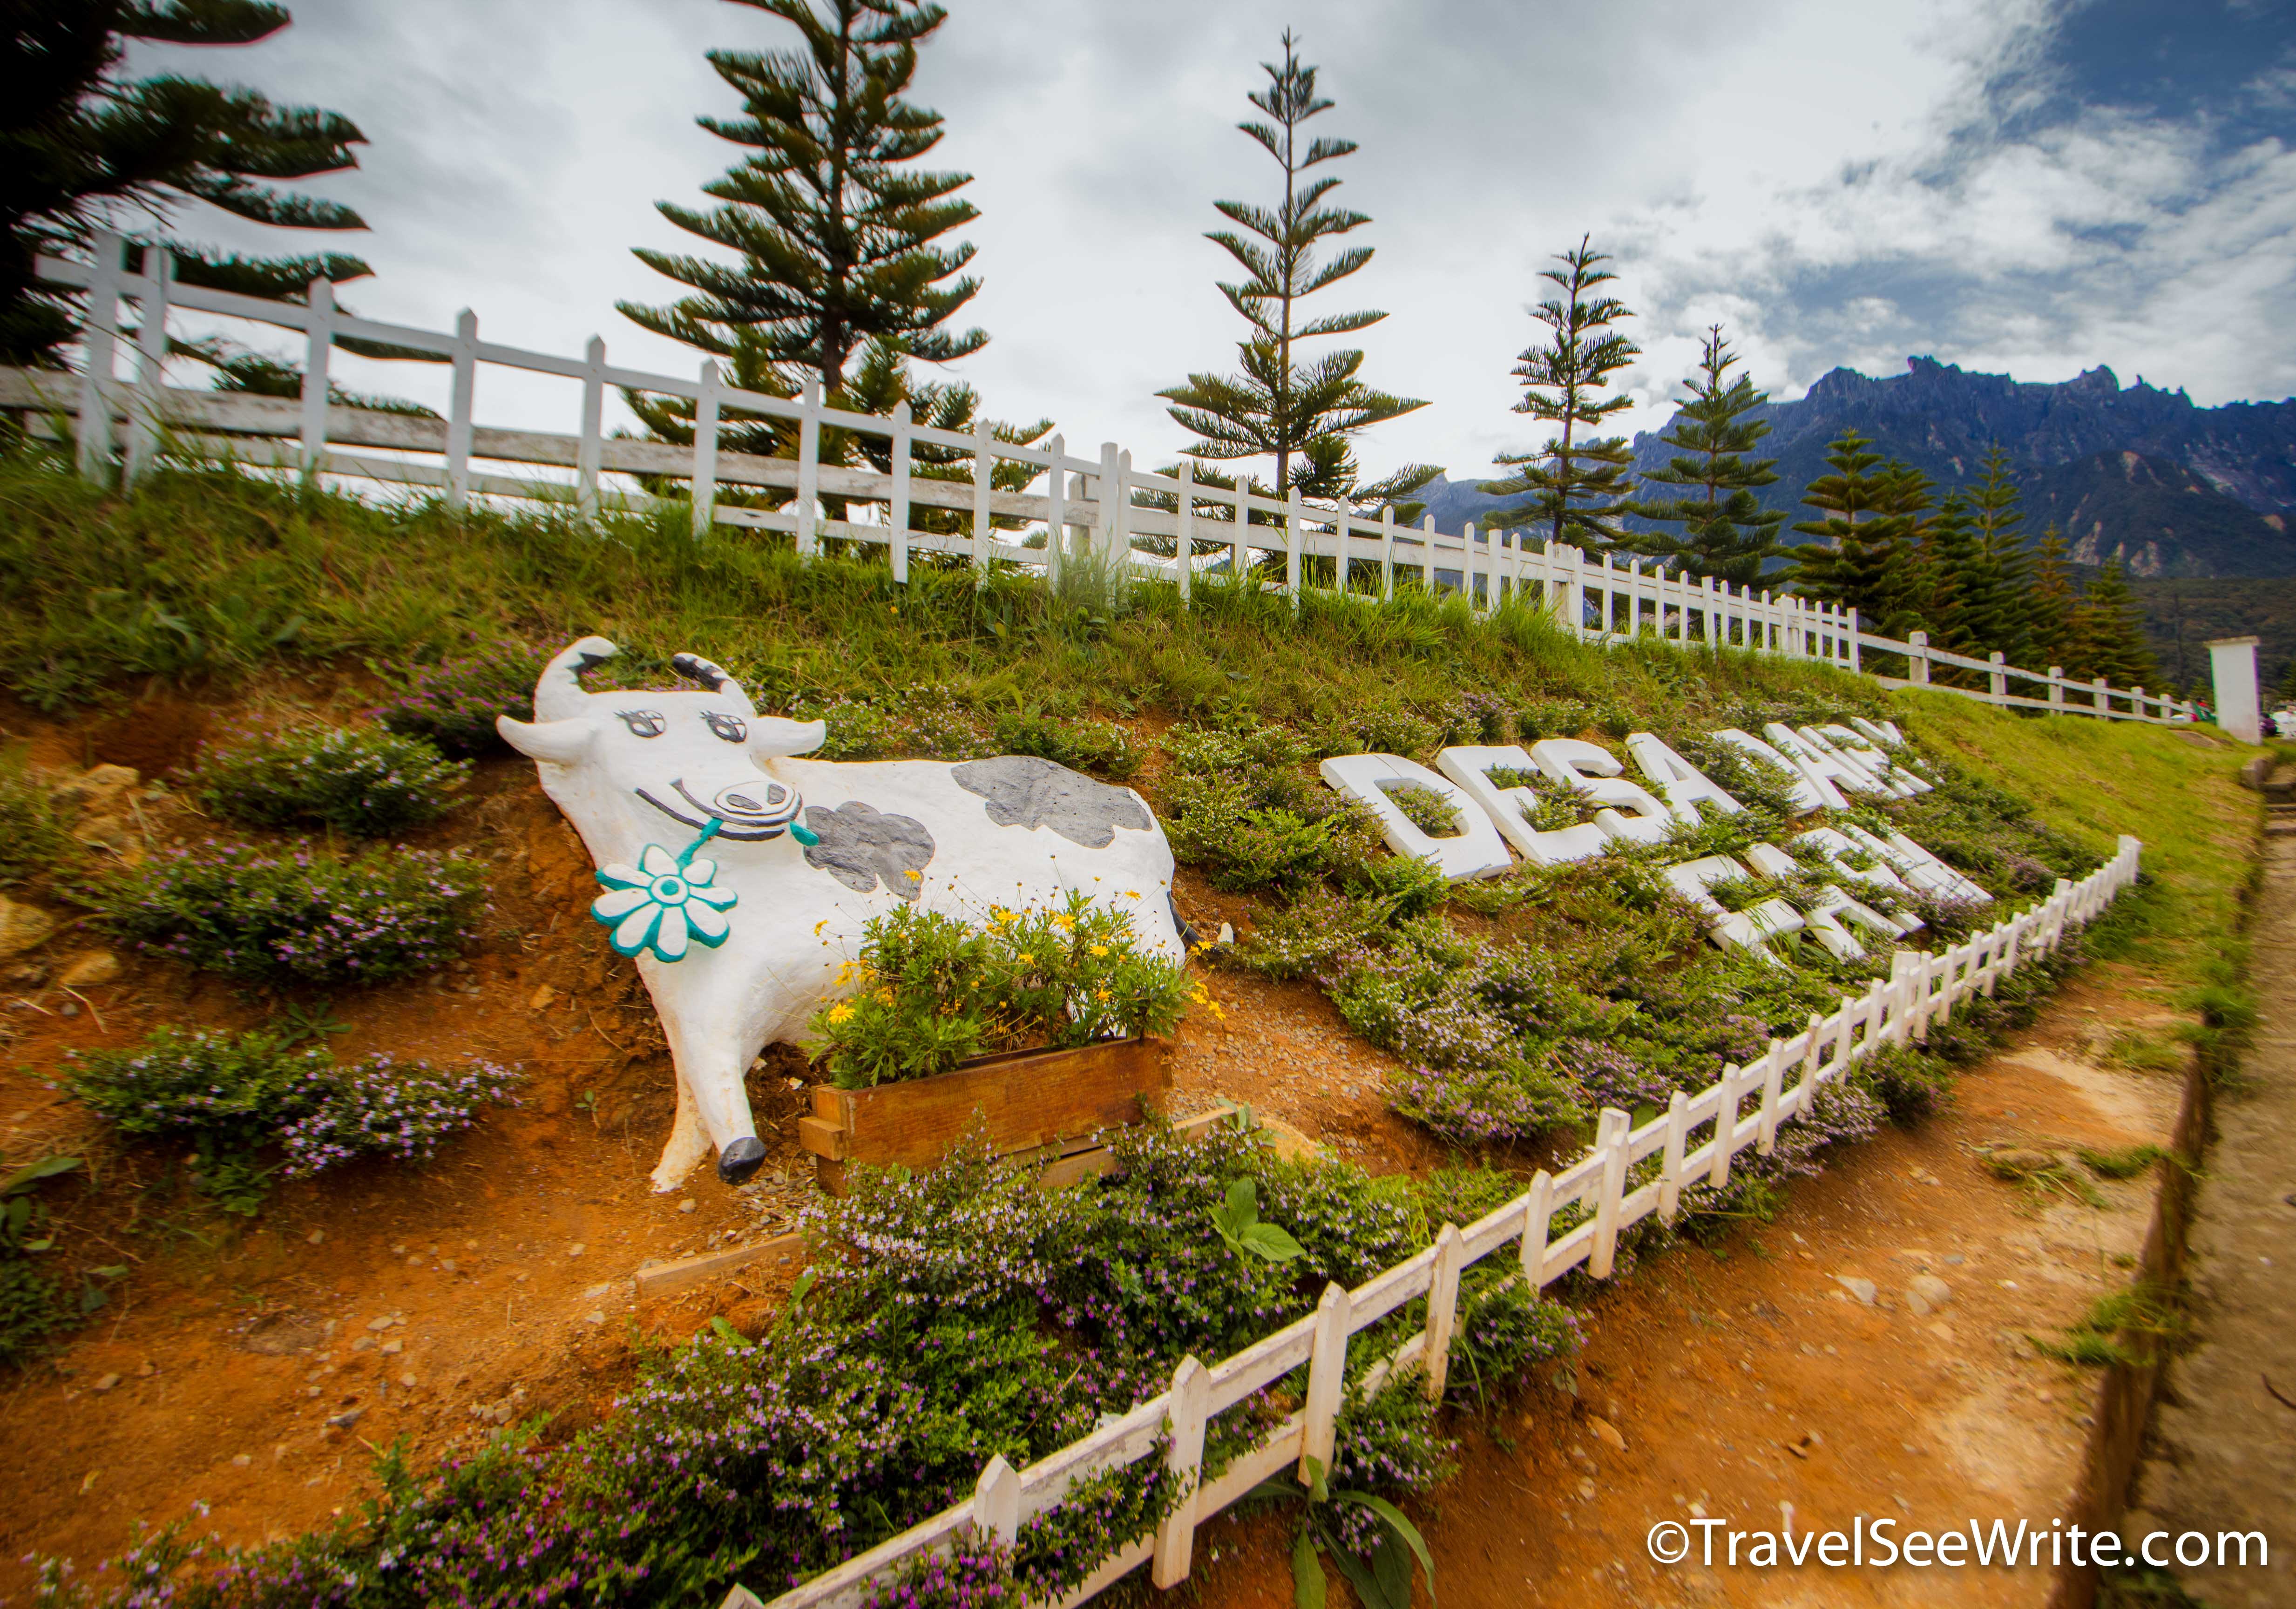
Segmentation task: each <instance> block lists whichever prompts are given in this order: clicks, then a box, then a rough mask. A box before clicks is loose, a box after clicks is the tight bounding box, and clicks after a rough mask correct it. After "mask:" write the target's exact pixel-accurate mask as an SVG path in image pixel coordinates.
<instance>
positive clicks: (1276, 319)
mask: <svg viewBox="0 0 2296 1609" xmlns="http://www.w3.org/2000/svg"><path fill="white" fill-rule="evenodd" d="M1260 70H1261V71H1263V72H1265V73H1266V74H1267V85H1266V86H1264V87H1263V88H1260V89H1258V90H1254V91H1253V92H1252V93H1251V94H1250V95H1249V96H1248V97H1247V99H1249V100H1250V101H1251V104H1252V105H1253V107H1255V108H1256V109H1257V110H1258V111H1260V112H1261V113H1263V114H1264V117H1263V118H1257V119H1250V120H1247V121H1245V122H1242V123H1238V124H1237V125H1236V127H1237V128H1238V129H1239V130H1240V131H1241V132H1242V133H1243V134H1245V135H1250V136H1251V140H1252V142H1253V143H1254V144H1257V145H1259V147H1260V149H1262V150H1263V151H1265V152H1267V154H1268V155H1269V156H1270V157H1271V158H1273V159H1274V160H1275V165H1276V166H1277V167H1278V168H1281V169H1282V170H1283V201H1281V202H1280V203H1278V205H1277V206H1276V207H1275V209H1273V210H1271V209H1268V208H1266V207H1262V206H1258V205H1255V204H1254V203H1252V202H1250V201H1214V202H1213V203H1212V205H1213V206H1214V207H1216V208H1218V209H1219V211H1220V213H1221V214H1222V215H1223V216H1225V217H1226V218H1227V219H1228V221H1229V222H1230V223H1231V224H1233V225H1234V226H1235V227H1234V228H1232V229H1216V230H1213V231H1212V232H1211V233H1210V234H1207V235H1206V236H1205V237H1204V238H1205V239H1207V240H1209V241H1211V242H1214V243H1215V244H1217V245H1218V246H1219V247H1220V248H1221V249H1222V250H1225V251H1226V253H1227V254H1228V255H1229V256H1230V257H1232V258H1234V259H1235V261H1236V265H1237V266H1238V267H1241V268H1242V270H1243V275H1242V278H1241V279H1238V280H1237V281H1235V282H1234V283H1227V282H1225V281H1223V282H1222V283H1221V284H1220V291H1221V293H1222V294H1223V295H1225V296H1226V298H1227V300H1228V305H1229V306H1230V307H1232V308H1234V309H1235V310H1236V312H1237V313H1238V314H1240V315H1242V318H1243V320H1244V322H1245V323H1246V324H1249V325H1250V326H1251V333H1250V334H1249V335H1247V336H1246V337H1245V338H1244V339H1243V340H1242V341H1239V342H1237V343H1236V351H1237V353H1238V355H1239V356H1240V357H1241V358H1242V373H1241V374H1234V375H1219V374H1191V375H1189V376H1188V380H1187V383H1186V384H1185V385H1177V386H1174V387H1172V388H1171V389H1170V390H1164V391H1159V392H1158V393H1156V394H1157V395H1158V396H1159V397H1160V398H1163V399H1164V400H1165V401H1167V402H1169V403H1170V404H1171V405H1172V407H1171V410H1170V412H1171V415H1172V417H1173V418H1174V419H1175V420H1177V421H1178V422H1179V423H1181V424H1182V425H1184V426H1185V427H1186V428H1187V429H1189V430H1191V431H1194V432H1195V433H1196V438H1197V439H1195V440H1194V441H1193V442H1191V443H1189V444H1188V446H1187V447H1185V449H1183V450H1185V452H1186V453H1187V455H1188V456H1190V457H1192V458H1203V459H1212V460H1231V459H1238V458H1259V457H1272V458H1274V459H1275V486H1276V488H1277V495H1278V496H1279V497H1280V496H1282V495H1283V492H1284V491H1285V490H1286V489H1287V488H1290V487H1291V486H1292V484H1294V482H1295V481H1296V480H1298V479H1299V475H1300V471H1299V470H1298V469H1297V468H1296V467H1295V462H1294V461H1295V460H1296V459H1299V458H1300V455H1301V454H1303V453H1304V452H1306V450H1307V448H1308V444H1309V443H1310V442H1313V441H1316V440H1317V439H1319V438H1323V437H1335V438H1338V439H1340V440H1341V442H1342V443H1344V442H1345V441H1346V440H1347V439H1349V438H1350V437H1353V436H1355V435H1356V434H1357V433H1358V432H1360V431H1365V430H1368V429H1370V428H1371V427H1372V426H1373V425H1374V424H1381V423H1385V422H1386V421H1388V420H1390V419H1394V418H1398V417H1400V416H1401V415H1405V414H1408V413H1410V412H1412V411H1413V410H1415V409H1417V408H1423V407H1425V406H1427V405H1426V403H1425V402H1423V401H1422V400H1421V399H1419V398H1411V397H1391V396H1390V395H1388V394H1387V393H1386V392H1384V391H1379V390H1373V389H1372V388H1371V387H1369V386H1367V385H1365V383H1364V382H1363V380H1362V379H1361V377H1360V374H1359V371H1360V370H1361V369H1362V367H1363V360H1364V355H1363V353H1362V352H1361V351H1359V350H1354V349H1342V350H1340V351H1335V352H1326V353H1324V355H1323V356H1322V357H1317V358H1316V359H1315V360H1313V361H1312V362H1302V361H1301V360H1300V356H1299V350H1298V349H1299V345H1300V342H1302V341H1314V340H1317V339H1319V338H1322V337H1324V336H1330V335H1346V334H1351V333H1353V332H1355V331H1357V330H1364V329H1368V328H1370V327H1371V326H1372V325H1373V324H1377V323H1378V322H1379V321H1380V320H1381V319H1382V318H1385V317H1386V316H1387V315H1386V314H1384V313H1379V312H1369V311H1365V312H1355V313H1331V314H1325V315H1324V316H1322V317H1320V318H1310V317H1308V315H1307V314H1306V312H1305V311H1304V310H1303V309H1302V308H1301V307H1300V303H1301V302H1303V301H1305V300H1307V299H1308V297H1310V296H1313V295H1314V294H1315V293H1316V291H1322V290H1325V289H1327V288H1329V287H1330V286H1332V285H1334V284H1336V283H1339V282H1340V281H1341V280H1343V279H1345V278H1347V277H1348V276H1349V275H1351V274H1353V273H1355V272H1356V271H1357V270H1358V269H1360V268H1361V267H1363V266H1364V265H1365V263H1367V262H1369V261H1370V260H1371V256H1372V248H1371V247H1369V246H1349V247H1347V248H1345V249H1343V250H1337V251H1334V252H1333V253H1332V254H1331V255H1330V256H1328V257H1325V256H1323V255H1321V253H1320V251H1319V248H1320V247H1321V246H1322V245H1323V243H1324V242H1327V241H1333V240H1336V239H1338V238H1339V237H1340V236H1341V235H1343V234H1352V233H1353V232H1354V231H1356V230H1357V229H1359V228H1361V227H1362V226H1364V225H1365V224H1367V223H1369V222H1371V219H1370V218H1369V217H1367V216H1366V215H1365V214H1363V213H1360V212H1355V211H1351V210H1349V209H1346V208H1343V207H1327V206H1325V205H1324V198H1325V197H1326V196H1328V195H1330V194H1331V193H1332V192H1333V190H1335V189H1337V188H1338V187H1339V185H1340V180H1339V178H1338V177H1337V176H1335V175H1333V174H1329V173H1325V174H1314V173H1313V172H1312V170H1313V169H1315V168H1320V167H1322V166H1323V165H1324V163H1326V162H1333V161H1337V160H1339V159H1341V157H1344V156H1349V155H1351V154H1353V152H1355V150H1356V143H1355V142H1354V141H1353V140H1340V139H1331V138H1312V139H1311V138H1310V137H1309V136H1308V135H1306V134H1305V133H1304V132H1303V130H1304V128H1305V126H1306V125H1307V124H1308V121H1309V120H1310V119H1314V118H1316V117H1318V116H1320V115H1322V114H1323V113H1324V112H1326V111H1330V110H1331V109H1332V106H1333V103H1332V102H1330V101H1328V100H1325V99H1324V98H1323V97H1322V96H1320V95H1318V94H1316V69H1315V68H1313V67H1311V66H1309V65H1308V63H1306V62H1302V61H1300V52H1299V42H1298V40H1296V39H1295V38H1294V37H1292V33H1291V31H1290V30H1289V29H1286V30H1285V32H1284V35H1283V63H1282V64H1281V65H1280V66H1279V65H1278V64H1276V63H1275V62H1262V63H1260ZM1309 472H1310V473H1313V472H1314V471H1313V470H1312V469H1311V470H1310V471H1309ZM1432 478H1433V477H1432V472H1431V473H1430V474H1429V475H1427V476H1425V477H1423V480H1428V479H1432ZM1303 490H1304V488H1303Z"/></svg>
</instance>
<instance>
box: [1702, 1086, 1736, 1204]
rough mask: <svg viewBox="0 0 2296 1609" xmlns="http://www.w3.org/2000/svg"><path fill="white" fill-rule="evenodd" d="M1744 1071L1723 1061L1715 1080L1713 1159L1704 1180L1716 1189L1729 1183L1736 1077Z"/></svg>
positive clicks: (1734, 1124)
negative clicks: (1718, 1075) (1720, 1072)
mask: <svg viewBox="0 0 2296 1609" xmlns="http://www.w3.org/2000/svg"><path fill="white" fill-rule="evenodd" d="M1743 1071H1745V1070H1744V1069H1743V1068H1742V1067H1740V1066H1738V1065H1737V1064H1736V1063H1733V1062H1726V1063H1723V1064H1722V1076H1721V1077H1720V1078H1718V1079H1717V1080H1715V1081H1714V1160H1713V1161H1712V1162H1709V1163H1708V1164H1707V1168H1706V1181H1707V1183H1709V1184H1710V1185H1712V1186H1714V1187H1715V1188H1716V1189H1717V1190H1719V1189H1720V1188H1721V1187H1722V1186H1725V1185H1726V1184H1728V1183H1729V1182H1730V1140H1731V1137H1732V1136H1734V1135H1735V1134H1736V1133H1737V1132H1738V1099H1739V1096H1740V1095H1741V1094H1742V1093H1743V1091H1742V1090H1741V1089H1740V1088H1739V1084H1738V1078H1739V1075H1740V1074H1741V1073H1742V1072H1743Z"/></svg>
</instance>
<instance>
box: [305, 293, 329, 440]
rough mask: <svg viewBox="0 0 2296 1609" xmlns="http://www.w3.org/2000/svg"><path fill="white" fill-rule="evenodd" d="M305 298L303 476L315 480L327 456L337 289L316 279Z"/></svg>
mask: <svg viewBox="0 0 2296 1609" xmlns="http://www.w3.org/2000/svg"><path fill="white" fill-rule="evenodd" d="M303 295H304V300H305V303H306V304H307V306H308V307H309V308H310V325H309V328H308V329H307V330H306V331H305V332H304V334H305V337H306V339H305V341H304V343H303V410H302V420H303V474H304V476H305V478H306V479H311V480H316V478H317V476H318V473H319V471H320V470H321V469H322V468H324V465H325V463H326V456H327V369H328V366H329V360H330V358H331V357H332V355H333V353H334V349H335V287H334V286H333V285H332V283H329V282H328V281H326V280H324V279H315V280H313V281H312V282H311V283H310V286H309V288H308V289H307V290H306V291H304V293H303Z"/></svg>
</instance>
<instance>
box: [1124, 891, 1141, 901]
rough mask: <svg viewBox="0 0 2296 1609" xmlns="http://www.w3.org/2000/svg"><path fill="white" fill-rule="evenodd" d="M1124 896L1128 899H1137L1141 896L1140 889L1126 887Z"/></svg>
mask: <svg viewBox="0 0 2296 1609" xmlns="http://www.w3.org/2000/svg"><path fill="white" fill-rule="evenodd" d="M1124 897H1125V898H1126V899H1139V898H1140V891H1139V890H1138V889H1126V890H1125V891H1124Z"/></svg>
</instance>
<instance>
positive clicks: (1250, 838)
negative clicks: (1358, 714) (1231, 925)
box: [1164, 727, 1380, 892]
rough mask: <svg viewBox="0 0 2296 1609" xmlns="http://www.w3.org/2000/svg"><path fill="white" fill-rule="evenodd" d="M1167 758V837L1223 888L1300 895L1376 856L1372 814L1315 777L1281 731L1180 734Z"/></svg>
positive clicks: (1296, 744)
mask: <svg viewBox="0 0 2296 1609" xmlns="http://www.w3.org/2000/svg"><path fill="white" fill-rule="evenodd" d="M1164 752H1165V756H1166V758H1167V760H1168V762H1169V763H1168V765H1167V768H1166V773H1165V784H1164V794H1165V799H1166V809H1165V811H1164V833H1165V836H1166V838H1167V839H1169V841H1170V842H1171V845H1172V853H1173V854H1174V855H1175V856H1176V857H1177V858H1179V859H1181V860H1183V861H1185V862H1186V863H1187V864H1189V865H1191V866H1202V867H1204V868H1205V870H1206V872H1207V874H1209V875H1210V879H1211V882H1212V884H1213V886H1214V887H1216V888H1222V889H1228V890H1234V891H1249V890H1254V889H1273V890H1279V891H1293V892H1297V891H1300V890H1304V889H1305V888H1307V887H1308V886H1309V885H1310V884H1312V883H1315V882H1320V881H1322V880H1323V879H1324V878H1325V877H1328V876H1330V875H1332V874H1334V873H1336V872H1338V871H1340V870H1341V869H1342V868H1344V867H1349V866H1362V865H1364V864H1365V863H1367V862H1368V861H1370V860H1371V858H1373V856H1374V854H1375V853H1376V852H1377V851H1378V850H1379V847H1380V838H1379V829H1378V826H1377V824H1376V823H1375V822H1374V820H1373V818H1372V816H1371V813H1370V812H1369V811H1367V810H1365V809H1363V808H1362V807H1361V806H1360V805H1357V804H1353V803H1351V802H1349V801H1348V800H1342V799H1341V798H1340V797H1339V795H1337V794H1336V793H1334V792H1332V791H1331V790H1330V789H1329V788H1326V787H1325V786H1324V784H1323V783H1322V782H1321V781H1320V780H1319V779H1317V778H1316V777H1313V776H1309V775H1308V773H1307V771H1306V769H1305V767H1306V762H1307V760H1308V745H1307V744H1306V743H1303V742H1302V741H1301V740H1300V738H1299V737H1297V736H1296V735H1293V734H1292V733H1290V732H1287V731H1285V730H1284V729H1283V728H1282V727H1249V728H1245V729H1243V730H1241V731H1222V730H1215V729H1210V728H1197V729H1195V730H1192V731H1182V732H1176V733H1174V734H1173V735H1171V736H1169V738H1167V739H1166V740H1165V743H1164Z"/></svg>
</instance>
